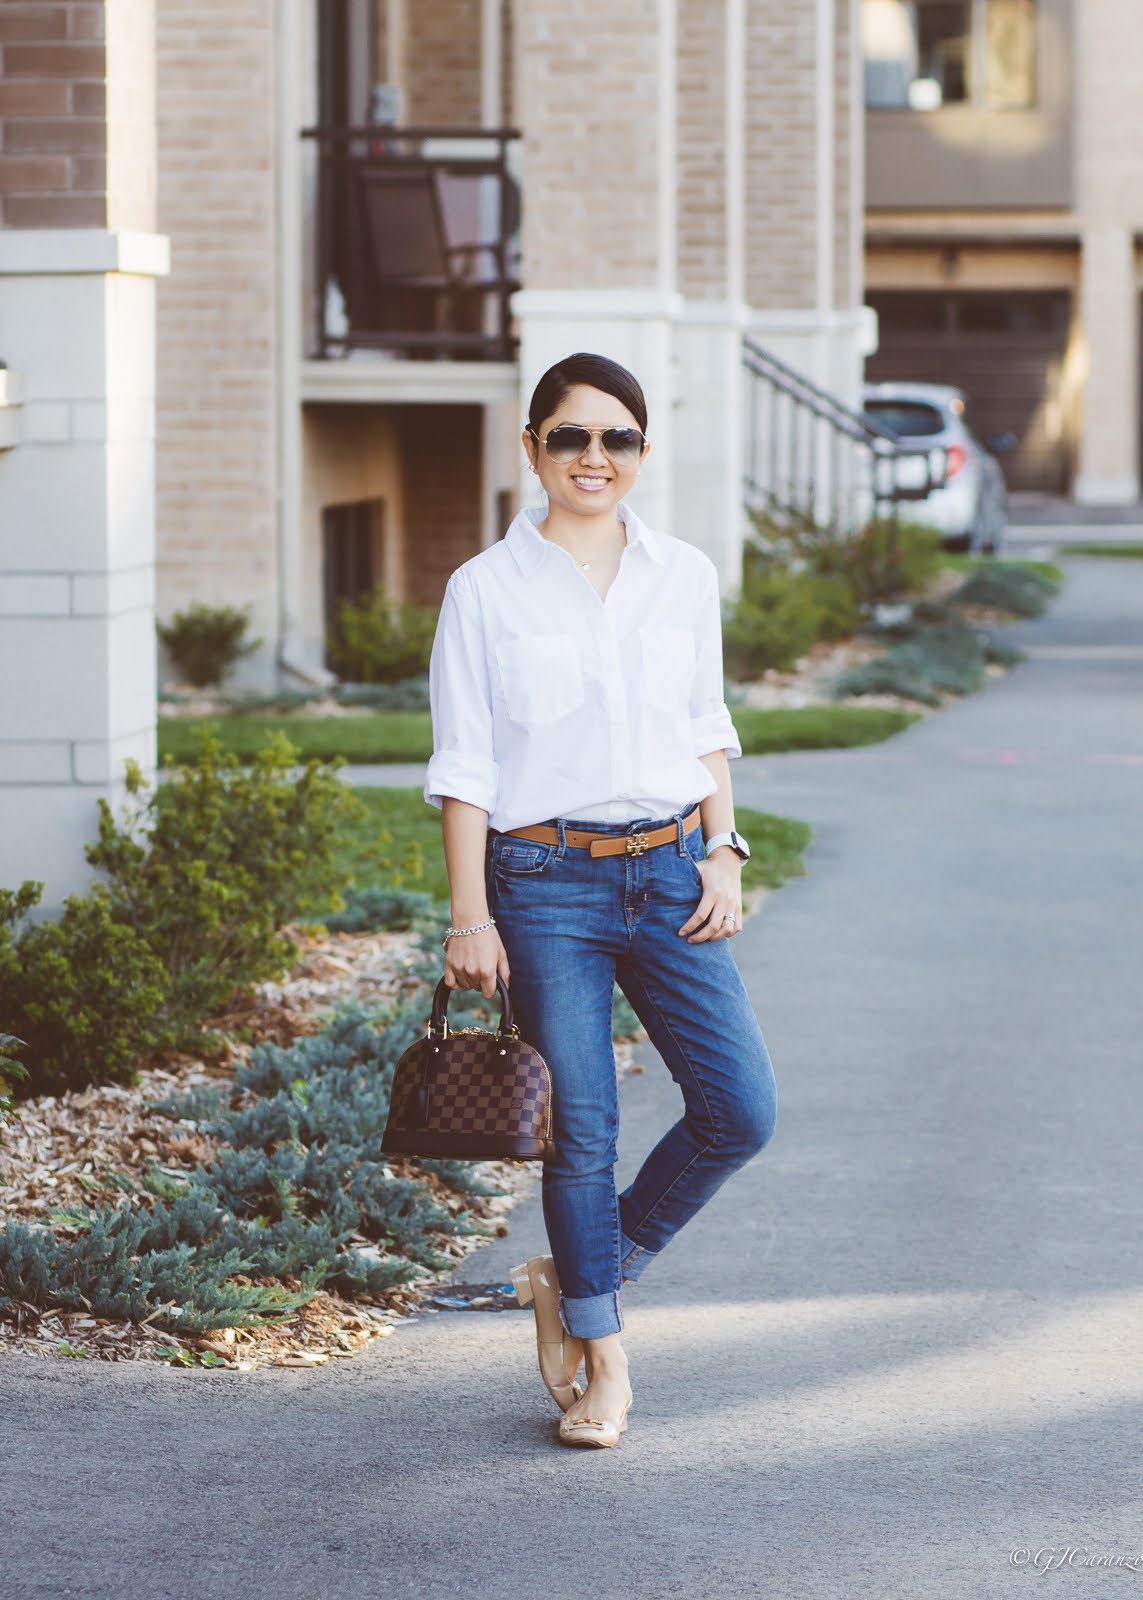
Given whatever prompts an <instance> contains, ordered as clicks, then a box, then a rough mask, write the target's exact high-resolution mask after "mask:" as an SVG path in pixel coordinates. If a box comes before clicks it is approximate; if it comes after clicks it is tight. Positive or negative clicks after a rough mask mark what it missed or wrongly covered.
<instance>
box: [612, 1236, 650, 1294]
mask: <svg viewBox="0 0 1143 1600" xmlns="http://www.w3.org/2000/svg"><path fill="white" fill-rule="evenodd" d="M658 1254H659V1252H658V1251H657V1250H644V1248H643V1246H642V1245H641V1244H635V1243H634V1242H633V1241H632V1240H630V1239H629V1238H628V1237H627V1235H626V1234H625V1233H620V1235H619V1262H620V1271H621V1272H622V1273H623V1279H624V1282H626V1283H637V1282H638V1280H639V1279H640V1278H641V1277H642V1276H643V1274H644V1273H645V1272H646V1270H647V1268H648V1267H649V1266H650V1265H651V1263H652V1261H654V1259H655V1257H656V1256H657V1255H658Z"/></svg>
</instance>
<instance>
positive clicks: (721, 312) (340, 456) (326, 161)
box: [157, 0, 863, 681]
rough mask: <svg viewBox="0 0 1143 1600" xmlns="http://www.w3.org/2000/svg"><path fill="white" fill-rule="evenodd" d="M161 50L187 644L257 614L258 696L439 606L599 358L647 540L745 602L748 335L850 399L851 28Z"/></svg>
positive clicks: (581, 12)
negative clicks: (562, 395)
mask: <svg viewBox="0 0 1143 1600" xmlns="http://www.w3.org/2000/svg"><path fill="white" fill-rule="evenodd" d="M224 39H225V41H226V48H225V50H223V49H221V48H220V44H221V41H223V40H224ZM599 40H605V41H606V48H604V49H598V48H597V45H596V43H595V41H599ZM157 48H158V77H159V85H160V92H159V98H158V139H159V222H160V227H161V228H162V230H163V232H165V233H166V234H167V235H168V236H169V237H170V240H171V253H172V273H171V276H170V279H169V280H168V281H167V282H166V283H165V284H164V285H163V290H162V294H161V296H160V302H159V346H158V349H159V358H158V359H159V365H158V397H159V399H158V436H159V455H158V496H159V501H158V503H159V562H158V573H159V591H158V592H159V609H160V612H161V613H162V614H166V613H169V612H170V611H172V610H174V609H175V608H176V607H178V606H180V605H182V604H184V603H186V602H187V601H189V600H192V599H205V600H210V601H214V602H217V601H221V600H224V599H225V600H229V601H232V602H239V603H248V604H250V605H251V606H252V607H253V611H254V629H255V632H256V633H257V634H258V635H259V636H260V637H261V638H263V639H264V640H265V641H267V643H266V647H265V649H264V650H263V652H262V654H261V655H260V657H255V658H253V659H252V661H251V663H250V664H249V667H248V668H247V669H246V670H247V672H248V674H249V676H250V678H251V679H252V680H254V681H258V680H261V681H267V680H268V679H269V678H270V677H272V676H278V677H281V676H282V675H283V674H285V675H286V676H287V677H290V676H293V677H301V678H303V679H305V678H312V677H314V676H315V675H319V674H320V673H321V670H322V666H323V661H324V639H325V634H326V630H327V628H328V626H329V623H330V621H331V619H332V616H333V615H334V613H335V610H336V606H337V604H338V602H339V600H340V599H341V598H342V597H344V596H347V595H353V594H355V593H357V592H359V591H360V590H361V589H363V588H366V587H368V586H369V585H371V584H383V585H384V587H385V588H386V589H387V591H388V592H389V593H391V594H393V595H394V596H401V597H404V596H408V597H411V598H415V599H418V600H422V601H424V602H427V603H435V602H436V601H437V600H438V599H439V597H440V594H441V592H442V590H443V587H444V584H445V581H446V580H447V577H448V575H449V573H450V572H451V571H452V569H453V568H454V567H455V566H456V565H457V564H458V563H459V562H461V561H463V560H464V559H466V558H467V557H468V556H469V555H471V554H473V553H474V552H475V551H476V550H478V549H480V548H481V547H482V546H483V545H485V544H487V543H489V542H491V541H492V540H494V539H496V538H498V537H499V536H500V535H501V534H502V532H503V530H504V527H505V526H506V522H507V520H508V518H509V516H510V515H511V513H512V512H513V510H514V509H515V507H516V506H517V505H518V504H519V503H520V500H521V497H522V496H525V495H527V494H529V493H530V492H532V491H531V490H530V488H529V485H528V483H527V482H526V481H525V475H524V474H522V471H521V466H522V451H521V448H520V443H519V433H520V428H521V424H522V420H523V419H522V402H523V400H524V398H525V397H526V395H527V393H528V392H529V391H530V388H531V386H532V384H533V382H534V380H535V378H536V377H537V376H538V375H539V372H540V371H541V370H542V369H543V368H544V367H545V366H546V365H548V364H549V362H550V361H552V360H554V359H556V358H557V357H559V356H560V355H563V354H566V353H567V352H568V351H569V350H572V349H580V348H584V349H600V350H604V351H606V352H608V353H610V354H613V355H615V356H616V357H617V358H618V359H620V360H623V361H625V362H626V363H627V364H628V365H630V366H631V367H632V368H633V369H634V370H635V371H636V372H637V373H638V374H639V375H640V377H641V379H642V380H643V382H644V385H645V387H646V389H647V391H648V396H649V400H650V404H651V412H652V422H651V428H650V432H651V433H652V436H653V449H652V455H651V458H650V459H649V462H648V466H647V468H646V469H645V470H644V473H643V475H642V480H641V484H640V503H641V508H642V510H643V512H644V514H646V515H647V516H648V517H649V518H651V520H653V521H655V522H657V523H658V524H659V525H661V526H664V527H667V528H669V529H671V530H672V531H675V532H678V533H681V534H682V535H683V536H684V537H687V538H690V539H693V540H694V541H695V542H696V543H699V544H702V545H703V546H704V547H705V548H706V549H708V550H709V552H710V553H711V555H712V556H713V557H714V558H715V560H716V561H717V562H718V564H719V566H720V570H721V571H722V573H723V576H724V581H725V582H726V584H727V586H731V585H733V584H734V583H735V582H736V581H737V575H738V565H739V559H740V550H741V538H742V507H741V487H740V485H741V478H742V450H743V441H742V429H743V427H744V421H743V416H742V405H741V391H742V382H741V340H742V334H743V332H744V331H750V330H753V331H755V332H756V333H757V334H759V335H760V336H761V337H762V338H763V339H764V340H765V341H766V342H767V343H769V344H771V345H772V346H773V347H774V348H775V350H776V351H777V353H778V354H784V355H786V356H787V357H788V358H792V359H793V361H794V362H795V364H796V365H798V366H800V367H803V368H805V369H806V370H808V371H810V372H811V373H813V374H815V375H816V376H818V377H819V378H820V379H821V380H822V381H823V382H825V383H826V384H827V386H829V387H831V388H835V389H838V390H840V391H842V392H843V393H845V394H847V395H848V396H850V397H851V398H853V397H855V396H856V392H857V385H858V382H859V378H860V362H861V349H860V337H861V331H862V328H863V322H862V314H861V310H860V307H861V171H860V161H861V121H860V119H861V107H860V79H859V74H860V62H859V59H858V47H857V8H856V0H852V3H851V0H811V3H806V4H804V5H801V6H796V7H790V6H789V5H786V4H782V3H780V0H629V3H628V4H625V5H624V6H622V7H616V6H614V5H611V4H604V3H603V0H574V3H568V0H559V3H558V4H557V3H556V0H530V3H529V4H527V5H520V4H516V3H514V0H415V3H414V0H321V3H320V4H317V3H315V0H279V3H278V4H277V5H274V4H271V0H234V3H228V4H227V5H225V6H223V5H221V3H219V0H214V3H205V4H204V3H203V0H197V3H196V4H193V5H192V4H191V3H190V0H159V4H158V32H157ZM347 127H352V128H357V129H359V130H364V135H366V136H360V137H356V138H353V139H348V138H346V137H342V138H340V140H339V137H338V135H337V132H336V130H337V129H339V128H340V129H345V128H347ZM374 129H375V130H376V136H375V137H369V136H367V135H369V134H370V133H371V131H372V130H374ZM407 129H414V130H416V132H415V133H414V134H412V135H410V136H406V135H405V133H404V130H407ZM314 130H323V132H322V135H321V136H320V137H319V136H317V135H315V132H314ZM500 130H515V133H514V134H513V136H512V137H505V138H503V139H502V140H501V139H498V138H497V137H496V134H497V133H498V131H500ZM489 135H492V137H490V136H489ZM517 135H518V136H517ZM426 166H428V167H430V168H431V169H432V174H433V180H434V185H435V198H434V197H432V196H430V195H429V193H428V192H427V188H426V187H423V186H421V183H420V179H419V178H418V176H417V172H418V170H419V171H420V174H421V177H423V176H424V169H425V167H426ZM406 169H407V170H406ZM434 206H435V207H436V208H437V216H436V221H435V222H434V221H433V208H434ZM397 232H401V233H402V234H403V237H404V238H405V240H406V245H407V248H406V250H405V253H404V256H403V259H401V260H396V259H390V256H392V255H393V252H392V250H391V240H392V235H393V234H394V233H397ZM434 235H435V236H434ZM418 281H419V282H420V283H421V284H422V285H423V287H420V288H418V287H417V283H418ZM434 285H435V286H434ZM442 285H444V287H441V286H442ZM509 294H511V297H512V298H511V303H510V309H509V306H508V295H509ZM403 340H404V341H405V342H402V341H403ZM466 340H467V343H466V342H465V341H466ZM409 341H412V342H409ZM417 341H419V342H417Z"/></svg>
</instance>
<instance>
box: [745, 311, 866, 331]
mask: <svg viewBox="0 0 1143 1600" xmlns="http://www.w3.org/2000/svg"><path fill="white" fill-rule="evenodd" d="M867 327H868V314H867V312H866V310H865V308H864V307H863V306H855V307H850V308H848V309H846V310H842V311H838V310H826V311H757V310H751V312H750V313H749V322H748V326H747V330H746V331H747V332H748V333H750V334H756V335H757V336H758V337H759V338H765V336H766V335H767V334H768V333H773V334H791V333H796V334H809V333H854V334H861V332H862V330H863V329H865V328H867Z"/></svg>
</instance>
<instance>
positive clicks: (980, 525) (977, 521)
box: [966, 499, 989, 556]
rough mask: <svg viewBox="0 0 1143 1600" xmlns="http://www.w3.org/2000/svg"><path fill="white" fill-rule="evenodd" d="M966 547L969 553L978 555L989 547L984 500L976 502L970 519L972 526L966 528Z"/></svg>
mask: <svg viewBox="0 0 1143 1600" xmlns="http://www.w3.org/2000/svg"><path fill="white" fill-rule="evenodd" d="M966 548H967V549H968V552H969V554H970V555H974V556H980V555H983V554H984V553H985V551H986V550H987V549H988V548H989V546H988V518H987V516H986V514H985V510H984V500H983V499H980V500H978V501H977V503H976V514H975V516H974V517H973V519H972V527H971V528H970V529H969V530H968V538H967V540H966Z"/></svg>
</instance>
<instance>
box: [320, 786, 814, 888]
mask: <svg viewBox="0 0 1143 1600" xmlns="http://www.w3.org/2000/svg"><path fill="white" fill-rule="evenodd" d="M354 793H355V794H356V795H357V796H358V797H359V799H360V800H361V801H362V803H363V805H364V806H365V808H366V815H365V817H364V818H363V819H362V820H361V821H360V822H359V823H357V824H356V825H355V827H354V828H353V830H352V832H351V833H350V834H349V835H347V837H346V842H345V846H344V849H343V851H342V862H343V864H344V865H345V866H347V867H349V868H350V869H351V870H352V872H353V878H354V882H355V884H356V885H357V887H358V888H361V889H364V888H368V887H371V886H376V887H384V886H387V885H390V884H392V882H393V870H392V868H393V865H394V864H398V865H399V864H400V863H401V861H402V860H403V859H408V858H409V857H413V858H419V865H420V868H421V871H420V872H419V873H416V872H412V873H409V872H405V873H403V874H402V877H401V884H400V886H401V887H402V888H405V889H420V890H423V891H425V892H426V893H428V894H431V895H432V896H433V897H434V899H437V900H443V901H445V902H446V903H447V901H448V877H447V875H446V873H445V864H444V852H443V850H442V848H441V823H440V818H441V814H440V812H439V811H438V810H437V809H436V807H435V806H430V805H427V804H426V802H425V801H424V800H423V799H422V798H421V793H420V791H419V790H418V789H373V788H369V789H365V788H359V789H355V790H354ZM735 821H736V823H737V824H738V827H739V830H740V831H741V832H742V833H743V834H744V835H745V836H746V838H747V839H749V840H750V850H751V855H750V860H749V861H748V862H747V864H746V868H745V870H744V872H743V874H742V882H743V886H744V888H746V889H753V888H757V887H758V886H759V885H761V884H765V885H766V886H767V887H769V888H772V889H776V888H778V887H779V885H780V884H782V883H784V882H785V881H786V879H787V878H791V877H794V876H796V875H797V874H799V873H801V872H803V871H804V870H805V869H804V867H803V865H802V854H803V852H804V850H805V848H806V846H807V845H808V844H809V841H810V828H809V826H808V824H807V823H804V822H795V821H794V820H793V819H791V818H790V817H775V816H771V815H770V813H769V812H765V811H754V810H752V809H751V808H750V807H749V806H736V807H735ZM386 834H388V835H389V838H388V840H386V839H385V838H384V835H386Z"/></svg>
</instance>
